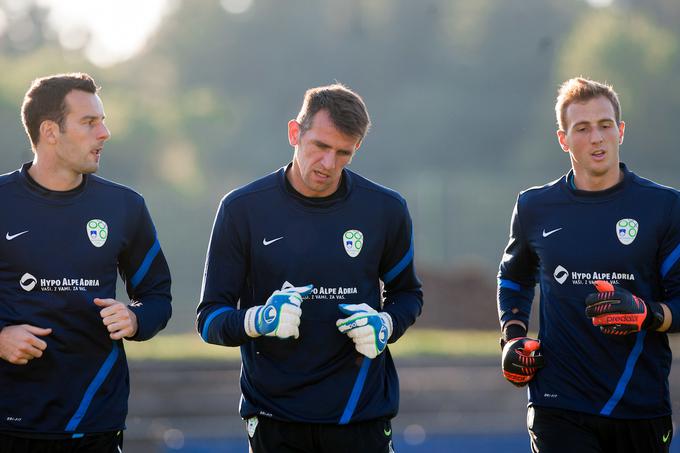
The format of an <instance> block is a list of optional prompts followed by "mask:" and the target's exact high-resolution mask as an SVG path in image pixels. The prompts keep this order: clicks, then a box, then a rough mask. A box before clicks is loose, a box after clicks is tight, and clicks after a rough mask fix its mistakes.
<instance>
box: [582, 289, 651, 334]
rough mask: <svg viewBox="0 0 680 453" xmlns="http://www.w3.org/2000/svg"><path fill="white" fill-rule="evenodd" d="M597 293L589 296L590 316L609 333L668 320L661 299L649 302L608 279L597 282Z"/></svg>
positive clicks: (629, 331) (628, 332) (641, 327)
mask: <svg viewBox="0 0 680 453" xmlns="http://www.w3.org/2000/svg"><path fill="white" fill-rule="evenodd" d="M594 284H595V288H596V289H597V292H596V293H591V294H589V295H588V297H586V316H588V317H589V318H591V319H592V322H593V325H594V326H598V327H599V328H600V330H601V331H602V333H604V334H607V335H628V334H631V333H636V332H640V331H641V330H643V329H648V330H656V329H658V328H659V327H660V326H661V325H662V324H663V321H664V314H663V308H662V307H661V304H659V303H658V302H645V301H644V300H642V299H641V298H639V297H637V296H636V295H634V294H632V293H631V292H630V291H627V290H625V289H623V288H620V287H619V288H617V287H615V286H614V285H612V284H611V283H609V282H607V281H604V280H596V281H595V282H594Z"/></svg>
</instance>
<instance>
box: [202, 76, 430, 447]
mask: <svg viewBox="0 0 680 453" xmlns="http://www.w3.org/2000/svg"><path fill="white" fill-rule="evenodd" d="M369 125H370V121H369V118H368V112H367V111H366V106H365V105H364V102H363V100H362V99H361V97H359V95H357V94H356V93H354V92H353V91H351V90H349V89H348V88H346V87H344V86H342V85H340V84H334V85H330V86H325V87H318V88H312V89H310V90H308V91H307V93H306V94H305V99H304V101H303V104H302V108H301V109H300V113H299V114H298V116H297V118H295V119H292V120H290V121H289V122H288V142H289V143H290V145H291V146H292V147H293V148H294V153H293V159H292V162H290V163H288V164H287V165H285V166H283V167H282V168H280V169H279V170H278V171H275V172H273V173H271V174H269V175H267V176H265V177H263V178H260V179H258V180H256V181H253V182H252V183H250V184H247V185H246V186H244V187H241V188H238V189H236V190H233V191H232V192H230V193H229V194H227V195H226V196H225V197H224V198H223V200H222V202H221V203H220V207H219V210H218V212H217V216H216V217H215V223H214V225H213V231H212V236H211V239H210V245H209V248H208V254H207V257H206V266H205V274H204V280H203V289H202V291H201V302H200V304H199V306H198V310H197V311H198V318H197V323H196V324H197V329H198V331H199V333H200V335H201V337H202V338H203V340H204V341H206V342H208V343H212V344H218V345H223V346H238V347H240V348H241V360H242V362H243V366H242V371H241V392H242V398H241V401H240V406H239V410H240V415H241V417H242V418H243V419H244V420H246V431H247V433H248V442H249V444H250V448H251V451H252V452H253V453H289V452H297V453H345V452H348V451H351V452H353V453H389V452H392V451H393V449H392V428H391V419H392V418H393V417H394V416H395V415H396V414H397V410H398V403H399V381H398V378H397V371H396V368H395V365H394V361H393V360H392V356H391V354H390V349H389V346H388V343H394V342H395V341H397V340H399V339H400V338H401V337H402V335H404V333H405V332H406V330H407V329H408V328H409V326H411V325H412V324H413V323H414V322H415V320H416V318H417V317H418V316H419V315H420V311H421V307H422V304H423V299H422V297H423V295H422V291H421V284H420V281H419V280H418V277H417V276H416V272H415V265H414V262H415V259H414V247H413V227H412V223H411V217H410V214H409V212H408V208H407V205H406V201H405V200H404V199H403V198H402V197H401V195H399V194H398V193H397V192H395V191H393V190H391V189H387V188H385V187H383V186H380V185H378V184H375V183H373V182H371V181H369V180H368V179H366V178H363V177H361V176H360V175H358V174H357V173H354V172H353V171H350V170H349V169H348V168H347V165H349V163H350V162H351V160H352V158H353V157H354V156H355V154H356V152H357V150H358V149H359V146H360V145H361V143H362V140H363V137H364V136H365V134H366V132H367V131H368V127H369ZM284 282H285V283H284ZM288 282H294V283H297V284H305V283H311V284H313V287H312V285H311V284H310V285H307V286H302V287H294V286H293V285H291V284H289V283H288ZM282 284H283V286H281V285H282Z"/></svg>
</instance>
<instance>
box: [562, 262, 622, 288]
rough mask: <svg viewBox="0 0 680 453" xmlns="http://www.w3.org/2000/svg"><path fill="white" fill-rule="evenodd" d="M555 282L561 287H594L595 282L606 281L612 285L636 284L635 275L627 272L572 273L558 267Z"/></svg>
mask: <svg viewBox="0 0 680 453" xmlns="http://www.w3.org/2000/svg"><path fill="white" fill-rule="evenodd" d="M553 277H554V278H555V281H556V282H557V283H559V284H560V285H563V284H565V283H571V284H572V285H592V284H593V282H594V281H595V280H606V281H608V282H609V283H611V284H612V285H619V284H621V281H628V282H634V281H635V274H628V273H625V272H597V271H592V272H573V271H572V272H570V271H568V270H567V269H566V268H565V267H564V266H562V265H558V266H557V267H556V268H555V270H554V271H553Z"/></svg>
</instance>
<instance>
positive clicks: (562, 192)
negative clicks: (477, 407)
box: [498, 164, 680, 419]
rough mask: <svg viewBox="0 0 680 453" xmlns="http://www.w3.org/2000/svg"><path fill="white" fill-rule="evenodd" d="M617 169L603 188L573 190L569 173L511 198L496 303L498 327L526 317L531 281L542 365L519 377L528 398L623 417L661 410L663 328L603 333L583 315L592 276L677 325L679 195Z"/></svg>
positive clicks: (666, 408) (665, 401)
mask: <svg viewBox="0 0 680 453" xmlns="http://www.w3.org/2000/svg"><path fill="white" fill-rule="evenodd" d="M621 169H622V171H623V174H624V177H623V180H622V181H621V182H620V183H619V184H617V185H616V186H614V187H612V188H610V189H607V190H604V191H596V192H586V191H580V190H577V189H576V188H575V187H574V185H573V173H572V172H569V173H568V174H567V175H565V176H564V177H562V178H560V179H559V180H557V181H554V182H552V183H550V184H548V185H545V186H543V187H536V188H532V189H529V190H527V191H525V192H522V193H521V194H520V195H519V197H518V199H517V204H516V206H515V210H514V213H513V216H512V225H511V231H510V242H509V243H508V246H507V248H506V250H505V253H504V255H503V258H502V260H501V264H500V271H499V280H498V282H499V286H498V311H499V317H500V320H501V324H502V325H503V324H504V323H505V322H507V321H509V320H511V319H517V320H521V321H523V322H525V323H528V319H529V313H530V309H531V302H532V299H533V292H534V286H535V284H536V282H538V283H539V285H540V294H541V298H540V328H539V338H540V339H541V342H542V343H541V347H542V352H543V355H544V356H545V368H543V369H541V370H539V371H538V373H537V374H536V377H535V378H534V379H533V380H532V381H531V382H530V384H529V402H530V404H534V405H536V406H547V407H556V408H562V409H567V410H573V411H579V412H585V413H589V414H599V415H603V416H608V417H613V418H625V419H640V418H652V417H659V416H663V415H668V414H670V413H671V404H670V399H669V391H668V375H669V372H670V367H671V359H672V357H671V350H670V348H669V345H668V337H667V334H666V333H660V332H655V331H642V332H640V333H637V334H632V335H627V336H622V337H615V336H609V335H605V334H603V333H602V332H601V331H600V330H599V328H597V327H595V326H593V324H592V321H591V319H590V318H588V317H586V315H585V299H586V296H587V295H588V294H590V293H592V292H595V287H594V286H593V281H594V280H607V281H610V282H612V283H613V284H615V285H618V286H621V287H623V288H625V289H627V290H629V291H631V292H632V293H633V294H635V295H637V296H639V297H641V298H643V299H645V300H650V301H656V302H663V303H665V304H667V305H668V307H669V308H670V310H671V312H672V315H673V323H672V325H671V328H670V330H669V332H677V331H678V330H680V266H679V265H678V258H680V193H679V192H678V191H676V190H675V189H672V188H669V187H664V186H661V185H659V184H656V183H654V182H651V181H649V180H647V179H644V178H641V177H639V176H636V175H635V174H633V173H632V172H630V171H629V170H628V169H627V168H626V167H625V165H623V164H621ZM513 309H516V310H513ZM515 311H516V312H515Z"/></svg>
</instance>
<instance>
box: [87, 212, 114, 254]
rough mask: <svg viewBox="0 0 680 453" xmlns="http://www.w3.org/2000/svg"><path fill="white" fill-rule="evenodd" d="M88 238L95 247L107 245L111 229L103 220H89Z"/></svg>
mask: <svg viewBox="0 0 680 453" xmlns="http://www.w3.org/2000/svg"><path fill="white" fill-rule="evenodd" d="M85 231H86V232H87V237H88V239H89V240H90V242H92V245H94V246H95V247H101V246H102V245H104V244H105V243H106V238H108V237H109V227H108V225H106V222H104V221H103V220H101V219H92V220H88V222H87V224H86V225H85Z"/></svg>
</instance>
